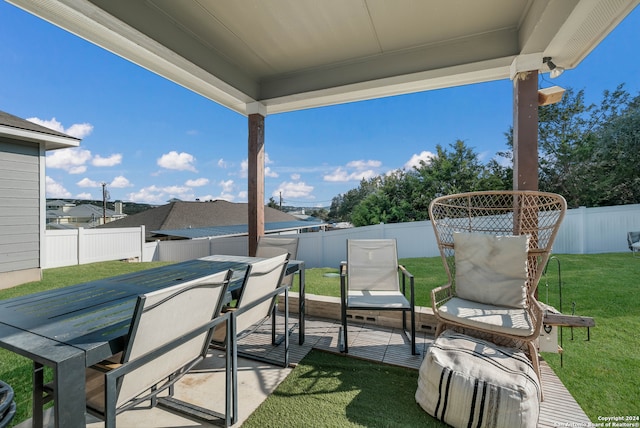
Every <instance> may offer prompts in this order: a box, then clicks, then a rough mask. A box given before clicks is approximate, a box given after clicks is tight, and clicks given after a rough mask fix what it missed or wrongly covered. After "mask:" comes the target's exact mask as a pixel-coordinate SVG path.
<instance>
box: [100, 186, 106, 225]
mask: <svg viewBox="0 0 640 428" xmlns="http://www.w3.org/2000/svg"><path fill="white" fill-rule="evenodd" d="M101 184H102V224H107V183H105V182H102V183H101Z"/></svg>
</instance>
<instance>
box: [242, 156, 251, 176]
mask: <svg viewBox="0 0 640 428" xmlns="http://www.w3.org/2000/svg"><path fill="white" fill-rule="evenodd" d="M248 171H249V161H248V160H247V159H244V160H243V161H242V162H240V177H241V178H247V176H248Z"/></svg>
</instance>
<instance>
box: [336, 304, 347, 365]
mask: <svg viewBox="0 0 640 428" xmlns="http://www.w3.org/2000/svg"><path fill="white" fill-rule="evenodd" d="M341 313H342V315H341V318H342V328H341V330H342V331H341V332H340V333H341V334H340V335H339V337H338V341H340V336H341V338H342V344H339V345H338V346H339V347H340V352H345V353H348V352H349V342H348V341H347V340H348V339H347V308H345V306H344V305H342V310H341ZM340 345H341V346H340Z"/></svg>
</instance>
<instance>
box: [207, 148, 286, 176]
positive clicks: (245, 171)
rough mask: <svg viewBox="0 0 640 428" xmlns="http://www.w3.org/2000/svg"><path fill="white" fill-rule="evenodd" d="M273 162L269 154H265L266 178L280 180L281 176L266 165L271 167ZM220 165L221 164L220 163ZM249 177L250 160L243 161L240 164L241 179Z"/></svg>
mask: <svg viewBox="0 0 640 428" xmlns="http://www.w3.org/2000/svg"><path fill="white" fill-rule="evenodd" d="M272 163H273V161H272V160H271V159H270V158H269V154H268V153H265V154H264V164H265V167H264V176H265V177H271V178H278V177H279V175H278V173H277V172H275V171H273V170H272V169H271V168H269V167H268V166H266V165H270V164H272ZM218 164H219V162H218ZM248 175H249V160H248V159H243V160H242V162H240V177H241V178H247V176H248Z"/></svg>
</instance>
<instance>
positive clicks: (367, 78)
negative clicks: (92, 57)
mask: <svg viewBox="0 0 640 428" xmlns="http://www.w3.org/2000/svg"><path fill="white" fill-rule="evenodd" d="M8 1H9V2H11V3H13V4H15V5H17V6H19V7H21V8H24V9H26V10H27V11H29V12H31V13H33V14H35V15H38V16H40V17H42V18H43V19H45V20H48V21H50V22H52V23H54V24H56V25H58V26H60V27H62V28H65V29H67V30H69V31H70V32H72V33H75V34H77V35H78V36H80V37H82V38H85V39H87V40H89V41H91V42H93V43H95V44H97V45H99V46H102V47H103V48H105V49H107V50H109V51H112V52H114V53H116V54H118V55H120V56H122V57H124V58H126V59H128V60H130V61H132V62H134V63H137V64H139V65H140V66H142V67H145V68H147V69H149V70H151V71H152V72H154V73H157V74H159V75H162V76H164V77H166V78H167V79H170V80H172V81H174V82H176V83H178V84H180V85H182V86H184V87H186V88H189V89H191V90H193V91H194V92H197V93H199V94H201V95H203V96H205V97H207V98H210V99H211V100H213V101H216V102H218V103H220V104H222V105H224V106H227V107H229V108H230V109H232V110H235V111H237V112H239V113H241V114H251V113H260V114H262V115H267V114H270V113H278V112H285V111H292V110H299V109H304V108H310V107H318V106H324V105H331V104H337V103H344V102H350V101H357V100H364V99H370V98H376V97H384V96H390V95H398V94H404V93H410V92H417V91H424V90H430V89H438V88H446V87H451V86H457V85H464V84H470V83H477V82H484V81H491V80H498V79H506V78H510V77H513V76H514V75H515V73H517V72H519V71H528V70H538V69H540V70H542V71H548V69H547V68H546V65H545V66H543V63H542V58H543V57H546V56H549V57H552V58H553V62H554V63H555V64H556V65H558V66H561V67H564V68H566V69H570V68H574V67H576V66H577V65H578V64H579V63H580V61H582V59H583V58H585V56H586V55H587V54H589V52H591V50H593V49H594V47H595V46H597V45H598V43H599V42H600V41H601V40H602V39H603V38H604V37H605V36H606V35H607V34H608V33H609V32H610V31H611V30H612V29H613V28H615V26H616V25H617V24H618V23H619V22H620V21H621V20H622V19H623V18H624V17H625V16H626V15H627V14H628V13H629V12H631V10H633V8H634V7H635V6H636V5H637V4H638V3H639V0H535V1H534V0H482V1H468V0H447V1H441V0H438V1H435V0H422V1H414V0H392V1H391V0H360V1H356V0H347V1H345V0H323V1H317V0H269V1H263V0H190V1H174V0H145V1H131V0H58V1H52V0H8Z"/></svg>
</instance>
